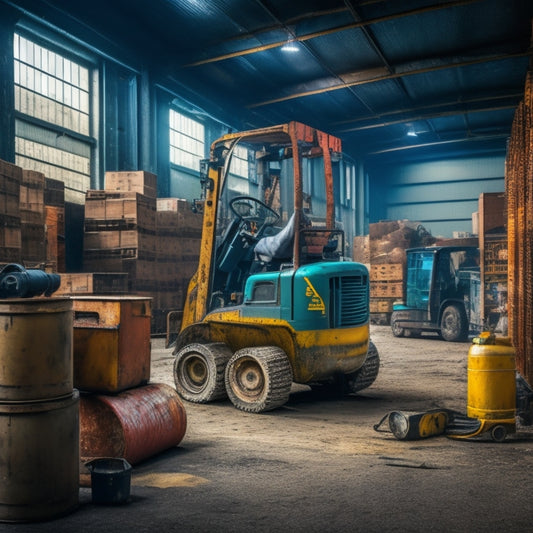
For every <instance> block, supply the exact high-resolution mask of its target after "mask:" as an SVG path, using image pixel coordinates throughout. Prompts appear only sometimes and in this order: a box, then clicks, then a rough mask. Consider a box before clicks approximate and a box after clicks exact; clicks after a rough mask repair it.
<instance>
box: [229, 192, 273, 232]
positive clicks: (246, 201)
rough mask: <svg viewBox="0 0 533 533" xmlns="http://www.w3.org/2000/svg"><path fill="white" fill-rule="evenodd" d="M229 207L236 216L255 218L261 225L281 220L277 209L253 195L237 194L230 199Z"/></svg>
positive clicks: (248, 218)
mask: <svg viewBox="0 0 533 533" xmlns="http://www.w3.org/2000/svg"><path fill="white" fill-rule="evenodd" d="M229 207H230V209H231V212H232V213H233V214H234V215H235V216H236V217H238V218H243V219H245V220H253V221H255V222H258V223H259V224H260V225H261V226H262V225H263V224H274V223H275V222H277V221H278V220H279V215H278V214H277V213H276V211H274V210H273V209H271V208H270V207H268V205H266V204H265V203H263V202H261V201H260V200H258V199H257V198H253V197H252V196H236V197H235V198H233V199H232V200H231V201H230V203H229Z"/></svg>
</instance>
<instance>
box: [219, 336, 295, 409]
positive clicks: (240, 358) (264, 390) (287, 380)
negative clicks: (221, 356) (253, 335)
mask: <svg viewBox="0 0 533 533" xmlns="http://www.w3.org/2000/svg"><path fill="white" fill-rule="evenodd" d="M225 381H226V392H227V394H228V397H229V399H230V400H231V402H232V403H233V405H234V406H235V407H236V408H237V409H241V410H242V411H248V412H250V413H262V412H263V411H270V410H272V409H276V408H277V407H281V406H282V405H283V404H285V403H286V402H287V400H288V399H289V394H290V391H291V384H292V369H291V365H290V363H289V359H288V358H287V356H286V355H285V352H284V351H283V350H282V349H281V348H278V347H277V346H256V347H251V348H243V349H241V350H239V351H237V352H235V354H234V355H233V357H232V358H231V359H230V361H229V363H228V365H227V367H226V376H225Z"/></svg>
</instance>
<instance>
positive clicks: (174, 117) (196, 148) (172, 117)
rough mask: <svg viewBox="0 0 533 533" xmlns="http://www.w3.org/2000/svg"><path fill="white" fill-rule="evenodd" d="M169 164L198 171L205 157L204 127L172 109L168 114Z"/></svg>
mask: <svg viewBox="0 0 533 533" xmlns="http://www.w3.org/2000/svg"><path fill="white" fill-rule="evenodd" d="M169 125H170V135H169V138H170V162H171V163H173V164H175V165H180V166H183V167H186V168H190V169H193V170H199V169H200V160H202V159H204V157H205V127H204V125H203V124H202V123H201V122H198V121H196V120H192V119H191V118H189V117H186V116H185V115H182V114H181V113H178V112H177V111H175V110H174V109H171V110H170V114H169Z"/></svg>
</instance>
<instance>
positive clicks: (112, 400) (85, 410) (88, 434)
mask: <svg viewBox="0 0 533 533" xmlns="http://www.w3.org/2000/svg"><path fill="white" fill-rule="evenodd" d="M186 428H187V416H186V413H185V407H184V406H183V403H182V402H181V400H180V398H179V396H178V393H177V392H176V390H175V389H173V388H172V387H170V386H168V385H165V384H162V383H153V384H149V385H143V386H140V387H136V388H133V389H129V390H126V391H123V392H121V393H120V394H117V395H104V394H87V395H82V397H81V400H80V453H81V457H82V458H91V457H122V458H124V459H126V460H127V461H128V462H129V463H131V464H135V463H138V462H139V461H142V460H143V459H147V458H148V457H151V456H152V455H155V454H157V453H159V452H162V451H164V450H166V449H168V448H171V447H173V446H177V445H178V444H179V443H180V442H181V440H182V439H183V437H184V435H185V430H186Z"/></svg>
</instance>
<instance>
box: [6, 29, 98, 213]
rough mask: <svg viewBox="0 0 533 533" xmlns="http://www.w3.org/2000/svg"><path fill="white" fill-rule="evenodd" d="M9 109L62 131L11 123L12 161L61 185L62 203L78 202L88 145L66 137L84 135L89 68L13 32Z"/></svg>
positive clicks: (86, 179) (85, 180) (84, 185)
mask: <svg viewBox="0 0 533 533" xmlns="http://www.w3.org/2000/svg"><path fill="white" fill-rule="evenodd" d="M13 52H14V71H15V109H16V110H17V111H19V112H20V113H21V114H23V115H27V116H28V117H31V118H35V119H38V120H40V121H42V122H44V123H49V124H50V125H53V126H59V127H61V128H63V129H64V130H66V132H67V135H65V136H61V137H58V135H57V129H53V128H52V127H50V128H48V129H47V126H46V125H41V126H36V125H34V123H32V122H31V121H29V120H27V119H26V120H25V119H24V117H21V118H18V119H17V121H16V142H15V147H16V148H15V155H16V159H15V161H16V163H17V164H18V165H20V166H22V167H23V168H27V169H33V170H38V171H40V172H43V173H44V174H46V176H47V177H50V178H54V179H60V180H61V181H63V182H64V183H65V196H66V199H67V201H73V202H76V203H81V202H82V201H83V198H84V195H85V192H86V191H87V189H88V188H89V187H90V175H91V171H90V162H91V160H90V154H91V144H90V143H89V142H84V141H80V140H73V139H72V138H69V137H68V132H69V131H72V132H73V133H79V134H81V135H83V136H86V137H88V136H89V135H90V129H89V128H90V116H89V101H90V93H89V70H88V69H87V68H86V67H84V66H83V65H80V64H78V63H76V62H75V61H72V60H70V59H67V58H65V57H63V56H61V55H60V54H57V53H55V52H53V51H51V50H48V49H47V48H44V47H42V46H40V45H38V44H36V43H33V42H31V41H29V40H28V39H26V38H24V37H22V36H20V35H17V34H15V38H14V46H13Z"/></svg>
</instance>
